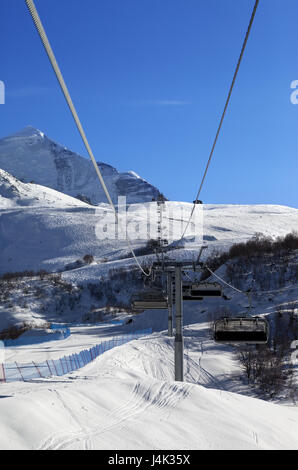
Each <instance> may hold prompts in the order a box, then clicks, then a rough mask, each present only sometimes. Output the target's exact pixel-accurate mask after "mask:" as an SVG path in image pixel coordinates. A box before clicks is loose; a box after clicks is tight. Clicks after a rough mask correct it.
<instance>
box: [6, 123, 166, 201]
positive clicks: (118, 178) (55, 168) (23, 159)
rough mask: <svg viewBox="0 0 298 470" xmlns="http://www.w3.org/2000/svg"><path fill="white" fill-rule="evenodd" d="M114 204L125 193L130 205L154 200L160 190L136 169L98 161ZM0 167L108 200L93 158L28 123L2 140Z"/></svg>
mask: <svg viewBox="0 0 298 470" xmlns="http://www.w3.org/2000/svg"><path fill="white" fill-rule="evenodd" d="M98 166H99V168H100V170H101V172H102V174H103V177H104V180H105V182H106V185H107V187H108V189H109V192H110V194H111V197H112V199H113V202H114V203H117V200H118V196H126V198H127V202H128V203H129V204H132V203H137V202H148V201H152V198H157V197H158V195H159V190H158V189H157V188H156V187H154V186H152V185H151V184H150V183H148V182H147V181H145V180H144V179H143V178H141V177H140V176H138V175H137V174H136V173H134V172H133V171H131V172H125V173H119V172H118V171H117V170H116V168H114V167H112V166H111V165H108V164H107V163H103V162H98ZM0 168H2V169H3V170H6V171H7V172H9V173H11V174H12V175H13V176H15V177H17V178H18V179H20V180H21V181H23V182H26V183H28V182H31V181H33V182H34V183H37V184H40V185H43V186H47V187H48V188H52V189H55V190H57V191H60V192H62V193H65V194H68V195H70V196H73V197H78V196H83V198H84V197H85V198H88V199H87V200H90V202H91V203H92V204H95V205H97V204H99V203H101V202H107V200H106V196H105V194H104V192H103V189H102V187H101V185H100V183H99V181H98V178H97V175H96V173H95V171H94V168H93V165H92V163H91V161H90V160H88V159H86V158H83V157H81V156H80V155H78V154H77V153H74V152H72V151H71V150H69V149H67V148H66V147H64V146H62V145H60V144H58V143H56V142H54V141H53V140H51V139H49V138H48V137H47V136H46V135H45V134H44V133H43V132H41V131H39V130H38V129H35V128H34V127H31V126H28V127H26V128H25V129H23V130H21V131H20V132H17V133H15V134H13V135H10V136H8V137H5V138H3V139H0Z"/></svg>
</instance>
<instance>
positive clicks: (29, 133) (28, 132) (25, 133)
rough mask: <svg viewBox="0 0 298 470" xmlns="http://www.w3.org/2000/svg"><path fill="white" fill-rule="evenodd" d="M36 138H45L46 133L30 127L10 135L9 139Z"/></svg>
mask: <svg viewBox="0 0 298 470" xmlns="http://www.w3.org/2000/svg"><path fill="white" fill-rule="evenodd" d="M34 136H38V137H44V133H43V132H41V131H40V130H39V129H37V128H36V127H33V126H30V125H29V126H26V127H24V128H23V129H21V130H20V131H17V132H15V133H13V134H10V135H9V136H8V138H13V137H34Z"/></svg>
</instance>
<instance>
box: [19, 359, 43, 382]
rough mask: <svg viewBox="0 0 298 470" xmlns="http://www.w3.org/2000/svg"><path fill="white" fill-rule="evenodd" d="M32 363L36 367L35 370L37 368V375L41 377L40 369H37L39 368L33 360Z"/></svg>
mask: <svg viewBox="0 0 298 470" xmlns="http://www.w3.org/2000/svg"><path fill="white" fill-rule="evenodd" d="M32 364H33V365H34V366H35V367H36V370H37V372H38V374H39V376H40V377H41V378H42V375H41V373H40V370H39V368H38V367H37V365H36V364H35V362H33V361H32ZM23 380H24V379H23Z"/></svg>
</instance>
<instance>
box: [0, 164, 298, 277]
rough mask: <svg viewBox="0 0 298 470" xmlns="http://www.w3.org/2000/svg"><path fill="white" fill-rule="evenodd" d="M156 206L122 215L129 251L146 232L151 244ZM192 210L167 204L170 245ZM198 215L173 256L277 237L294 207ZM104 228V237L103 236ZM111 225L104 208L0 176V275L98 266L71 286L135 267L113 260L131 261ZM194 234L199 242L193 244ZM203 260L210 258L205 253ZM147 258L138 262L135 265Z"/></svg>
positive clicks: (236, 208) (290, 226) (289, 225)
mask: <svg viewBox="0 0 298 470" xmlns="http://www.w3.org/2000/svg"><path fill="white" fill-rule="evenodd" d="M156 206H157V205H156V203H155V202H147V203H144V204H130V205H129V206H128V209H127V212H125V213H124V214H123V222H124V224H125V226H127V227H129V230H130V238H131V240H132V246H133V247H134V248H138V247H140V246H145V244H146V243H147V240H148V238H146V237H147V226H150V233H149V236H150V237H151V238H157V235H158V232H157V221H158V213H157V207H156ZM191 209H192V204H190V203H183V202H174V201H167V202H166V203H165V205H164V210H163V213H164V214H163V236H164V237H168V238H169V240H170V242H174V244H175V240H179V239H180V237H181V235H182V231H183V227H185V224H186V221H187V220H188V217H189V214H190V211H191ZM120 210H121V209H120ZM202 211H203V223H201V222H200V223H198V224H196V225H195V226H194V227H192V226H190V228H189V231H188V232H187V235H188V236H187V237H186V239H185V240H184V243H183V247H184V248H183V249H182V250H175V251H173V252H172V255H173V256H176V257H179V256H189V257H190V258H192V257H196V254H197V252H198V250H199V248H200V246H201V244H202V242H204V243H205V244H207V245H208V247H209V253H210V251H212V250H213V249H217V250H224V249H226V248H228V247H229V246H231V244H233V243H236V242H239V241H244V240H247V239H249V238H250V237H251V236H253V235H254V234H255V233H256V232H261V233H263V234H264V235H271V236H273V237H276V236H279V235H285V234H287V233H289V232H291V231H293V230H296V229H297V227H298V209H294V208H290V207H286V206H276V205H249V206H240V205H220V204H206V205H204V206H202ZM105 225H107V226H108V227H109V233H105V232H104V231H103V228H104V226H105ZM113 227H114V219H113V213H112V210H111V208H110V207H109V206H108V205H107V204H99V206H97V207H96V208H95V207H93V206H90V205H88V204H86V203H84V202H82V201H79V200H78V199H75V198H72V197H70V196H68V195H66V194H64V193H61V192H58V191H55V190H53V189H49V188H46V187H45V186H40V185H35V184H29V183H27V184H25V183H22V182H20V181H19V180H17V179H16V178H14V177H13V176H11V175H9V173H7V172H4V171H3V170H0V246H1V251H0V274H3V273H5V272H8V271H10V272H11V271H23V270H39V269H46V270H48V271H56V270H62V271H63V270H64V267H65V265H66V264H69V263H72V262H74V261H76V260H77V259H78V258H80V257H82V256H84V255H85V254H92V255H93V256H94V258H95V261H96V262H97V264H98V265H97V266H90V267H88V268H86V269H84V268H82V269H81V270H76V271H75V272H73V273H72V274H73V279H74V280H75V278H76V276H80V277H81V278H82V279H88V278H90V279H91V280H92V279H93V278H94V277H98V276H99V275H101V274H102V273H104V272H105V271H106V270H107V269H109V268H111V264H113V263H116V264H115V266H117V267H118V266H119V265H125V264H129V263H131V262H133V260H131V261H129V259H126V260H125V261H120V262H119V258H124V257H126V258H131V256H132V255H131V253H130V249H129V246H128V243H127V241H126V239H125V234H124V236H122V237H121V238H120V239H117V238H115V235H114V233H115V232H113ZM138 230H141V234H140V233H139V232H138ZM144 234H145V235H144ZM192 235H197V236H198V237H197V239H196V240H195V241H192V237H191V236H192ZM185 250H188V253H186V252H185ZM204 254H205V255H207V254H208V252H207V250H205V252H204ZM145 259H146V258H144V257H143V258H142V257H140V261H144V260H145ZM102 260H104V261H105V265H104V264H103V263H102ZM119 263H120V264H119ZM67 276H68V277H69V276H71V273H68V274H67Z"/></svg>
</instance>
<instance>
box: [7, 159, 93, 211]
mask: <svg viewBox="0 0 298 470" xmlns="http://www.w3.org/2000/svg"><path fill="white" fill-rule="evenodd" d="M29 206H30V207H36V206H38V207H48V208H54V207H55V208H61V207H89V205H88V204H86V203H84V202H82V201H80V200H78V199H75V198H73V197H71V196H68V195H67V194H63V193H60V192H59V191H55V190H54V189H51V188H47V187H45V186H40V185H38V184H31V183H22V182H21V181H19V180H18V179H17V178H15V177H14V176H12V175H11V174H9V173H7V172H6V171H4V170H1V168H0V211H1V210H2V209H12V208H14V209H15V208H20V207H29Z"/></svg>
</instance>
